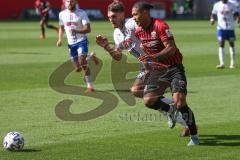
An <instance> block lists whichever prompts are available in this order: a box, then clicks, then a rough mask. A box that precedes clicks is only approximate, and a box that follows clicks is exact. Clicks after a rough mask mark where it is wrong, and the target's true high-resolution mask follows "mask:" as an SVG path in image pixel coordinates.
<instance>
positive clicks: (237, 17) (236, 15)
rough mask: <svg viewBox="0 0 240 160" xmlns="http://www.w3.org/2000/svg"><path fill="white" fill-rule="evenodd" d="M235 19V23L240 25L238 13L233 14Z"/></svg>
mask: <svg viewBox="0 0 240 160" xmlns="http://www.w3.org/2000/svg"><path fill="white" fill-rule="evenodd" d="M233 15H234V17H235V19H236V20H237V23H240V15H239V12H235V13H234V14H233Z"/></svg>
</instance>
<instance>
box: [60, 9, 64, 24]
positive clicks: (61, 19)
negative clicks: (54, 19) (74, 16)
mask: <svg viewBox="0 0 240 160" xmlns="http://www.w3.org/2000/svg"><path fill="white" fill-rule="evenodd" d="M62 13H63V12H60V13H59V25H60V26H63V25H64V22H63V18H62Z"/></svg>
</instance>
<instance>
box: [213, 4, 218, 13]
mask: <svg viewBox="0 0 240 160" xmlns="http://www.w3.org/2000/svg"><path fill="white" fill-rule="evenodd" d="M217 12H218V11H217V4H214V6H213V9H212V14H217Z"/></svg>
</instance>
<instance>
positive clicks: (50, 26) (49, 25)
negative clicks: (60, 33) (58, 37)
mask: <svg viewBox="0 0 240 160" xmlns="http://www.w3.org/2000/svg"><path fill="white" fill-rule="evenodd" d="M47 28H50V29H55V30H56V29H57V27H55V26H53V25H51V24H48V25H47Z"/></svg>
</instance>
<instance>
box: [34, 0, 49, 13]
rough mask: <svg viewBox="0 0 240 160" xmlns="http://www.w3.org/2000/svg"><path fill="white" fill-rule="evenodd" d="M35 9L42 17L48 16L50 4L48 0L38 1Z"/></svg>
mask: <svg viewBox="0 0 240 160" xmlns="http://www.w3.org/2000/svg"><path fill="white" fill-rule="evenodd" d="M35 8H37V9H38V11H39V13H40V14H41V16H46V15H47V14H48V8H49V2H48V1H46V0H36V1H35Z"/></svg>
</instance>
